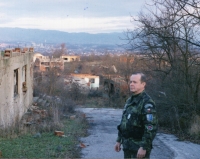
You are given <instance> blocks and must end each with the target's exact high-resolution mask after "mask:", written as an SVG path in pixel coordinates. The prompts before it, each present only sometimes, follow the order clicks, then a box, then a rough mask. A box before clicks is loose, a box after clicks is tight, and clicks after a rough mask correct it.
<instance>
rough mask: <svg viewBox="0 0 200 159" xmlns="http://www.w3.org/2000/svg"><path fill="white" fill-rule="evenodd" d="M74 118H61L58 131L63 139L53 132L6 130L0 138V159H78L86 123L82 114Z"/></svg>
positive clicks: (77, 114)
mask: <svg viewBox="0 0 200 159" xmlns="http://www.w3.org/2000/svg"><path fill="white" fill-rule="evenodd" d="M75 116H76V118H73V119H70V118H63V119H62V120H60V122H61V123H62V124H63V126H62V127H60V131H63V132H64V136H63V137H58V136H55V134H54V131H55V130H57V128H56V127H55V129H54V131H53V129H52V131H47V132H36V131H34V130H32V131H31V129H30V130H29V131H27V133H21V132H19V129H16V128H15V129H12V130H9V131H8V130H7V133H8V134H5V132H4V136H2V137H0V151H1V153H2V156H0V158H1V157H2V158H79V157H80V148H79V147H78V146H77V145H78V144H79V137H83V136H85V135H86V132H87V122H86V120H85V119H84V118H83V117H82V114H80V113H76V114H75Z"/></svg>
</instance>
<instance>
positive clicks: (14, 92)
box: [0, 48, 34, 128]
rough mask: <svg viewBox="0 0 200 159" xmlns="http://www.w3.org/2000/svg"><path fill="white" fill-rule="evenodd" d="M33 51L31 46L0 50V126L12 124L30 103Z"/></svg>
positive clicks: (31, 97) (19, 117) (31, 95)
mask: <svg viewBox="0 0 200 159" xmlns="http://www.w3.org/2000/svg"><path fill="white" fill-rule="evenodd" d="M33 52H34V49H33V48H23V49H21V48H15V49H6V50H5V51H3V52H1V55H0V128H6V127H9V126H12V125H14V124H15V123H16V122H18V121H19V120H20V119H21V117H22V115H23V114H24V113H25V112H26V111H27V109H28V107H29V106H30V105H31V104H32V99H33V71H32V70H33V68H32V67H33Z"/></svg>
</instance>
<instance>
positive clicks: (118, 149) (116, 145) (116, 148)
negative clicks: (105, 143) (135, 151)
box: [115, 142, 121, 152]
mask: <svg viewBox="0 0 200 159" xmlns="http://www.w3.org/2000/svg"><path fill="white" fill-rule="evenodd" d="M120 150H121V143H120V142H117V143H116V144H115V151H116V152H119V151H120Z"/></svg>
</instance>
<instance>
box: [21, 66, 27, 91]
mask: <svg viewBox="0 0 200 159" xmlns="http://www.w3.org/2000/svg"><path fill="white" fill-rule="evenodd" d="M26 77H27V66H26V65H25V66H23V67H22V91H23V92H24V93H26V91H27V81H26Z"/></svg>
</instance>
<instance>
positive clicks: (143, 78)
mask: <svg viewBox="0 0 200 159" xmlns="http://www.w3.org/2000/svg"><path fill="white" fill-rule="evenodd" d="M132 75H141V79H140V80H141V82H146V80H147V79H146V75H145V74H144V73H142V72H136V73H133V74H132Z"/></svg>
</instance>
